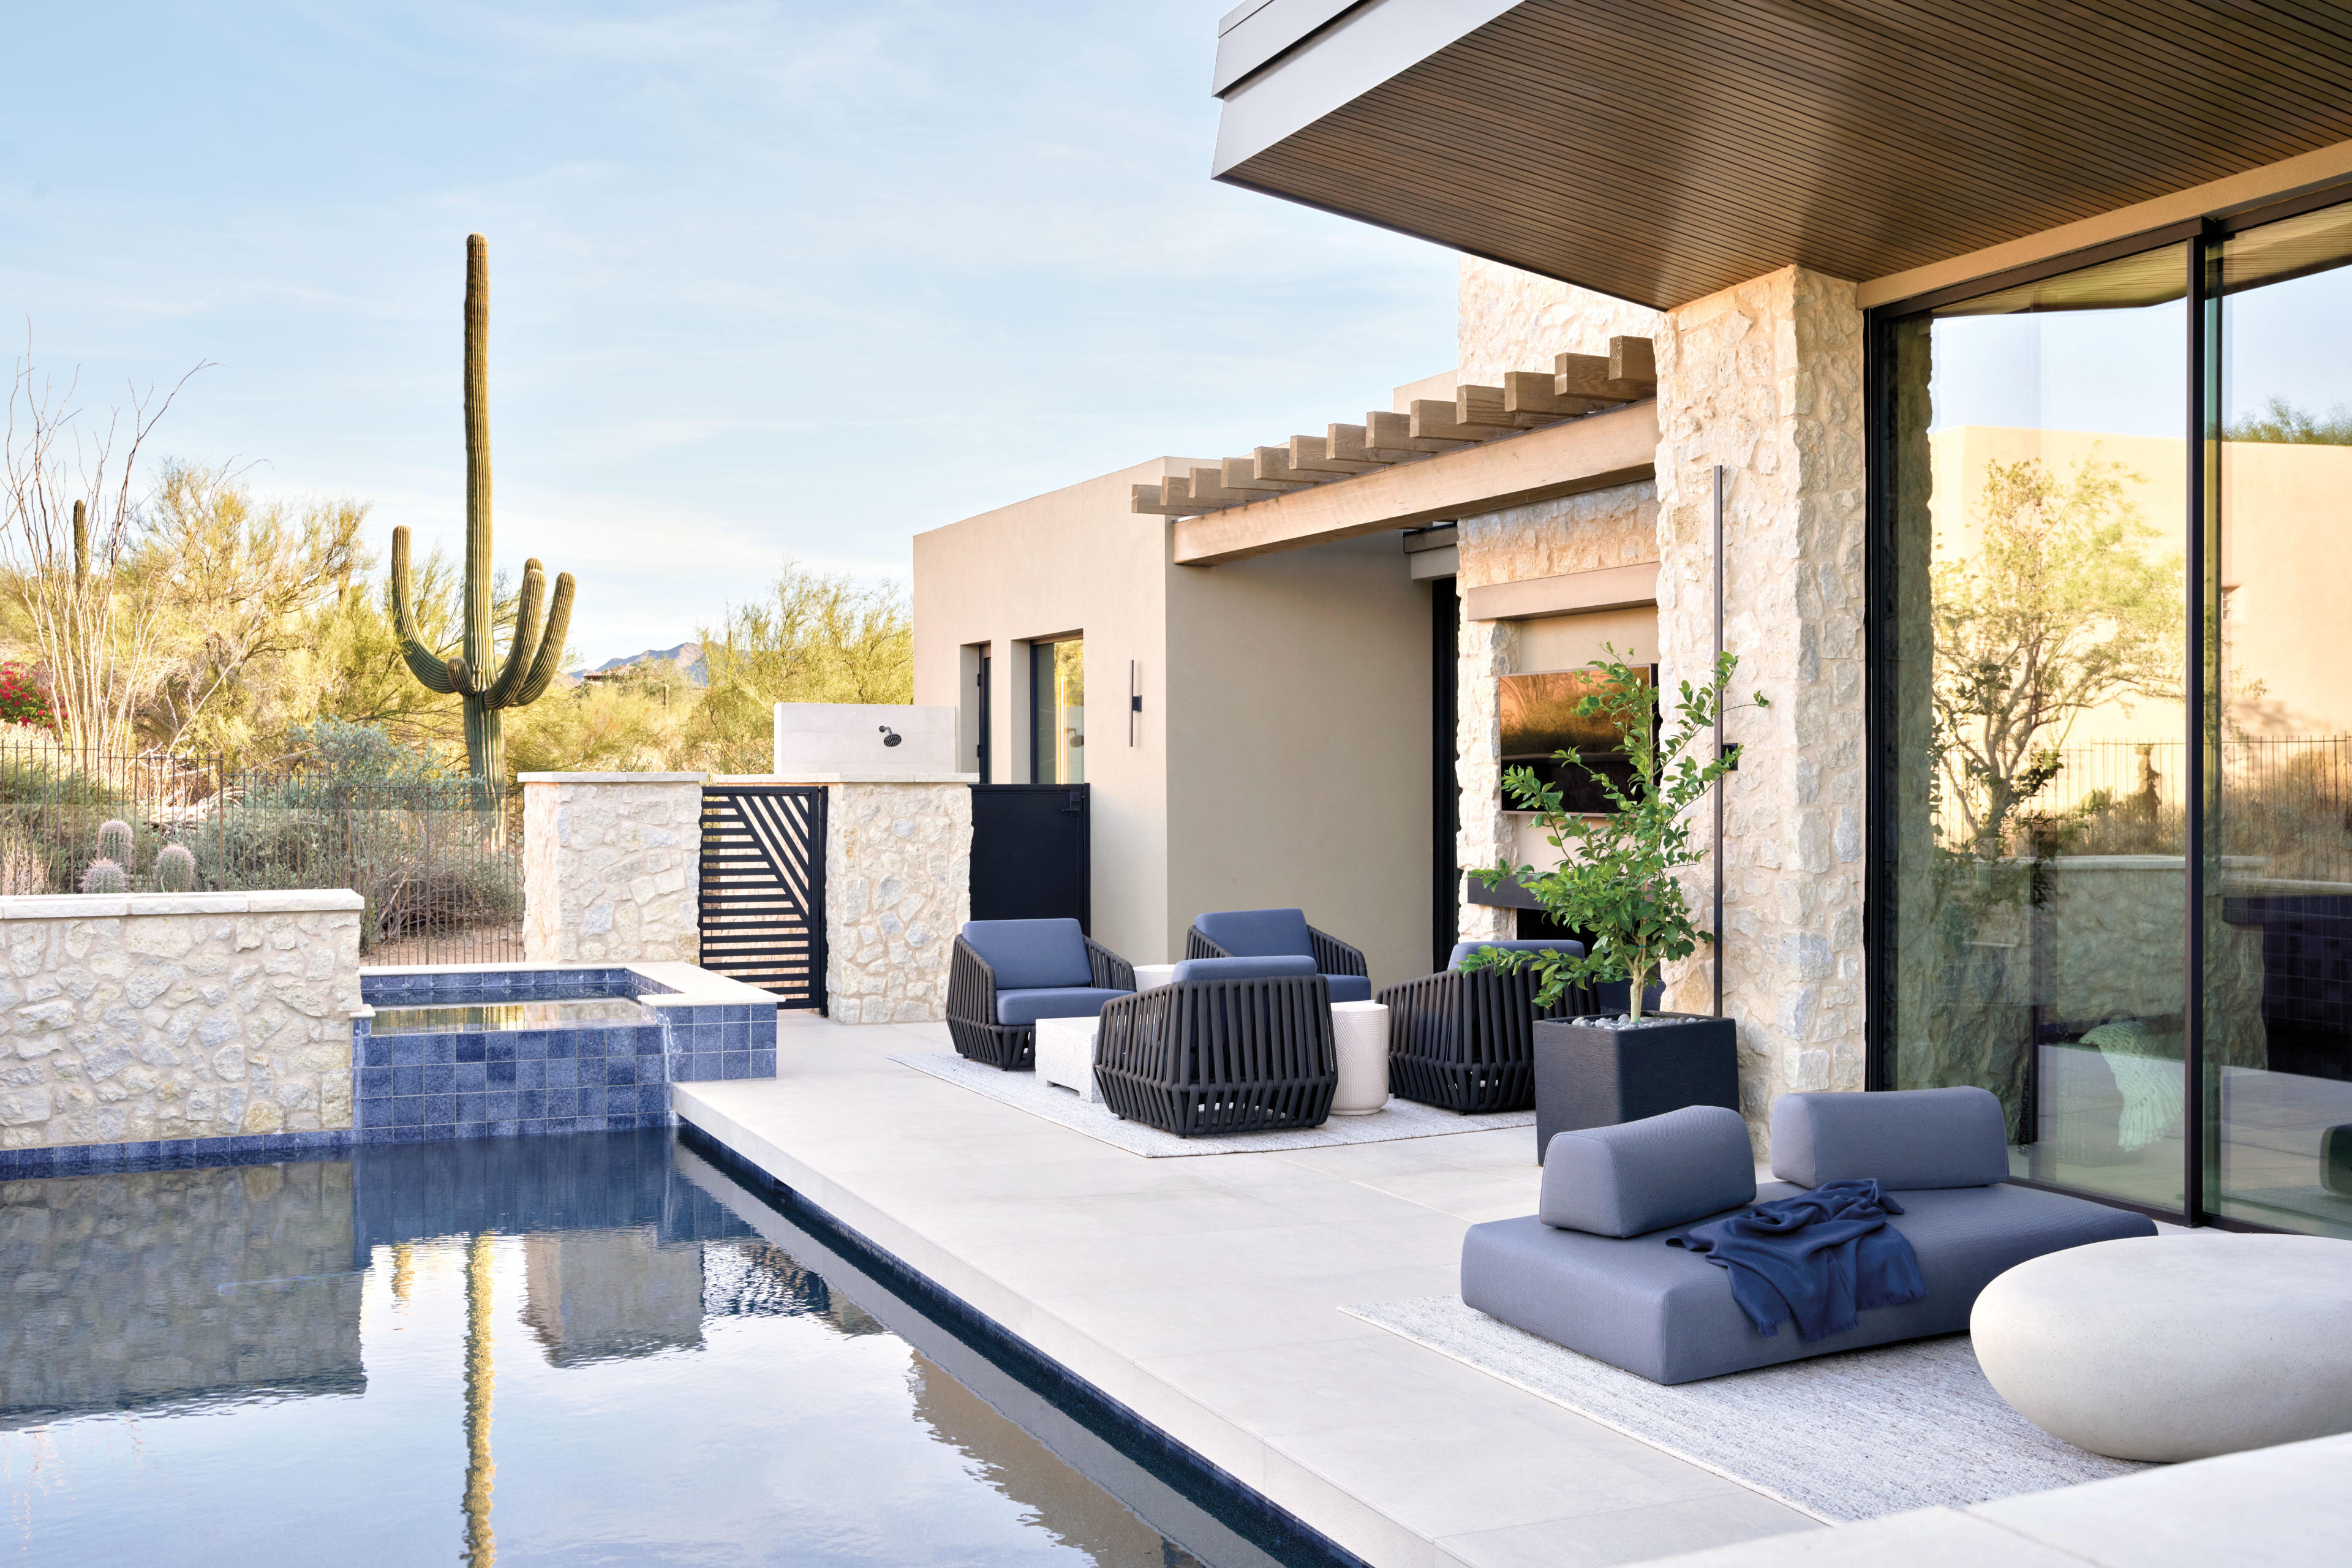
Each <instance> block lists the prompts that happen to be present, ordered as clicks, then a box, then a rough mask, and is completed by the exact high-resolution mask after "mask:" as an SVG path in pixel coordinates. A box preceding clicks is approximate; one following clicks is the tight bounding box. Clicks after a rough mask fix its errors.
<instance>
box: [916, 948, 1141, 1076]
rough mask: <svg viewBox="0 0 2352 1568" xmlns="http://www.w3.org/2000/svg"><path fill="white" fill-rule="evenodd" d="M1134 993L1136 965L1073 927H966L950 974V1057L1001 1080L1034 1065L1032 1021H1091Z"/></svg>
mask: <svg viewBox="0 0 2352 1568" xmlns="http://www.w3.org/2000/svg"><path fill="white" fill-rule="evenodd" d="M1134 990H1135V965H1133V964H1131V963H1128V961H1127V960H1125V959H1123V958H1121V957H1120V956H1119V955H1118V954H1117V953H1115V952H1112V951H1111V950H1110V949H1108V948H1107V947H1105V946H1103V945H1102V944H1101V943H1100V942H1095V941H1092V940H1091V939H1089V938H1088V937H1087V934H1086V932H1085V931H1081V930H1079V929H1078V922H1077V921H1068V920H1062V921H966V922H965V924H964V928H963V934H961V936H959V937H957V938H956V942H955V955H954V957H953V958H952V959H951V960H950V963H949V966H948V1037H949V1038H950V1039H951V1040H953V1041H954V1042H955V1048H956V1054H957V1055H958V1056H961V1057H967V1058H971V1060H973V1061H976V1062H985V1063H987V1064H988V1065H989V1066H990V1067H992V1068H1003V1069H1004V1070H1005V1071H1006V1072H1026V1071H1028V1070H1029V1069H1030V1068H1033V1067H1034V1066H1036V1062H1037V1020H1038V1019H1040V1018H1091V1017H1093V1016H1096V1015H1097V1014H1098V1013H1100V1012H1101V1011H1102V1007H1103V1004H1104V1003H1106V1002H1108V1001H1111V1000H1112V999H1114V998H1116V997H1120V996H1126V995H1129V994H1132V993H1133V992H1134Z"/></svg>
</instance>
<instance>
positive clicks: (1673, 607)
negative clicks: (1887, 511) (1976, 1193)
mask: <svg viewBox="0 0 2352 1568" xmlns="http://www.w3.org/2000/svg"><path fill="white" fill-rule="evenodd" d="M1657 360H1658V426H1659V448H1658V464H1657V468H1658V478H1657V483H1658V500H1659V512H1658V546H1659V556H1660V560H1661V563H1662V567H1663V569H1662V570H1661V572H1660V574H1659V580H1658V619H1659V640H1660V643H1661V645H1662V647H1663V649H1664V666H1665V668H1664V683H1665V686H1666V689H1668V690H1669V691H1671V690H1672V689H1674V687H1675V683H1676V682H1677V681H1680V680H1684V679H1696V678H1698V677H1700V676H1701V675H1702V674H1703V672H1704V671H1705V669H1706V665H1707V662H1708V660H1709V658H1710V657H1711V655H1712V652H1713V645H1714V566H1713V562H1712V559H1711V546H1710V534H1711V528H1712V525H1711V521H1710V514H1711V507H1712V498H1713V471H1712V470H1713V466H1714V465H1716V464H1717V463H1721V464H1723V465H1725V466H1726V467H1727V468H1728V469H1729V470H1730V471H1729V474H1728V476H1727V479H1728V484H1727V500H1726V524H1725V541H1726V594H1725V599H1726V605H1727V611H1726V618H1725V643H1726V646H1727V647H1728V648H1729V649H1730V651H1732V652H1733V653H1736V654H1738V656H1739V661H1740V662H1739V669H1738V675H1737V676H1736V677H1735V684H1734V690H1735V692H1737V693H1741V694H1745V693H1748V692H1753V691H1757V690H1761V691H1762V692H1763V693H1764V694H1765V695H1766V696H1767V697H1768V698H1769V699H1770V700H1771V704H1772V706H1771V707H1770V709H1769V710H1763V711H1758V710H1753V709H1751V710H1747V711H1744V712H1739V713H1736V714H1734V715H1733V716H1732V717H1731V719H1730V721H1729V722H1728V724H1727V737H1728V738H1729V739H1731V740H1734V741H1737V742H1742V743H1743V744H1744V746H1745V747H1746V751H1745V752H1744V754H1743V760H1742V762H1741V765H1740V769H1739V771H1738V773H1735V774H1733V775H1732V777H1731V780H1730V781H1729V787H1728V789H1727V793H1726V796H1725V804H1726V827H1725V851H1726V854H1725V859H1726V862H1727V864H1726V868H1725V870H1726V878H1727V880H1726V912H1725V920H1726V924H1727V927H1728V940H1727V951H1726V952H1725V954H1724V964H1725V970H1724V974H1725V993H1724V1007H1725V1011H1726V1012H1727V1013H1728V1014H1730V1015H1731V1016H1734V1017H1735V1018H1737V1019H1738V1024H1739V1044H1740V1096H1741V1100H1742V1103H1743V1108H1744V1110H1746V1112H1747V1115H1748V1121H1749V1125H1750V1126H1751V1127H1752V1128H1753V1129H1754V1130H1755V1137H1756V1139H1757V1142H1758V1147H1759V1150H1760V1149H1761V1148H1762V1147H1763V1143H1764V1140H1765V1137H1766V1135H1767V1119H1768V1117H1769V1112H1770V1109H1771V1102H1772V1100H1773V1097H1774V1096H1776V1095H1778V1094H1780V1093H1783V1092H1785V1091H1788V1090H1792V1089H1860V1088H1862V1087H1863V1071H1864V1059H1863V1025H1864V1007H1865V1005H1866V997H1865V994H1864V979H1863V952H1862V889H1863V855H1864V843H1863V767H1864V710H1863V552H1864V425H1863V412H1864V410H1863V393H1862V365H1863V333H1862V313H1861V310H1859V309H1858V308H1857V306H1856V304H1855V302H1854V286H1853V284H1851V283H1846V282H1842V281H1839V280H1838V279H1832V278H1828V277H1824V276H1822V275H1821V274H1818V273H1813V272H1809V271H1805V270H1802V269H1800V268H1787V269H1784V270H1782V271H1780V272H1775V273H1772V274H1769V275H1768V276H1766V277H1762V278H1758V279H1753V280H1751V281H1749V282H1747V283H1743V284H1740V285H1738V286H1737V287H1735V288H1732V289H1726V290H1724V291H1723V292H1721V293H1718V294H1714V295H1711V296H1709V297H1707V298H1706V299H1704V300H1696V301H1694V302H1692V303H1690V304H1688V305H1685V306H1683V307H1681V308H1679V309H1677V310H1672V311H1669V312H1668V313H1667V317H1666V321H1665V325H1664V328H1663V330H1662V331H1660V333H1659V335H1658V338H1657ZM1703 809H1711V808H1703ZM1689 885H1690V891H1691V894H1692V899H1693V902H1694V903H1696V904H1697V905H1698V906H1699V907H1700V908H1701V909H1702V910H1704V909H1705V908H1706V900H1707V899H1708V898H1709V896H1710V884H1709V880H1708V875H1707V872H1706V869H1705V868H1701V869H1699V870H1698V871H1697V872H1696V873H1695V874H1694V875H1693V876H1692V878H1691V879H1690V884H1689ZM1669 981H1670V984H1669V989H1668V992H1667V996H1666V1005H1668V1006H1669V1007H1673V1008H1678V1009H1681V1010H1684V1011H1689V1012H1706V1011H1708V1010H1709V1009H1710V1007H1711V1005H1712V984H1713V982H1712V977H1711V975H1710V973H1709V971H1708V965H1707V961H1706V957H1705V956H1704V953H1702V956H1701V957H1700V958H1699V959H1697V960H1696V961H1694V962H1692V963H1686V964H1683V965H1679V966H1677V971H1676V973H1674V974H1672V975H1670V976H1669Z"/></svg>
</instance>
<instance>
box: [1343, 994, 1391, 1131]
mask: <svg viewBox="0 0 2352 1568" xmlns="http://www.w3.org/2000/svg"><path fill="white" fill-rule="evenodd" d="M1331 1039H1332V1043H1333V1044H1334V1045H1336V1046H1337V1047H1339V1092H1338V1093H1337V1094H1335V1095H1334V1096H1332V1099H1331V1114H1332V1115H1334V1116H1370V1114H1371V1113H1372V1112H1373V1111H1375V1110H1379V1109H1380V1108H1381V1106H1383V1105H1386V1104H1387V1103H1388V1102H1389V1010H1388V1006H1387V1005H1386V1004H1384V1003H1380V1002H1334V1003H1332V1004H1331Z"/></svg>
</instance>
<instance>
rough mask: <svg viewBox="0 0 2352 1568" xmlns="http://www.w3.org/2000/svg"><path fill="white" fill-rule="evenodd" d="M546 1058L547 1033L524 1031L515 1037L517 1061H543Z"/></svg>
mask: <svg viewBox="0 0 2352 1568" xmlns="http://www.w3.org/2000/svg"><path fill="white" fill-rule="evenodd" d="M546 1057H547V1031H546V1030H545V1029H525V1030H523V1031H522V1032H521V1033H520V1034H518V1035H517V1036H515V1059H516V1060H517V1061H526V1062H527V1061H543V1060H545V1059H546Z"/></svg>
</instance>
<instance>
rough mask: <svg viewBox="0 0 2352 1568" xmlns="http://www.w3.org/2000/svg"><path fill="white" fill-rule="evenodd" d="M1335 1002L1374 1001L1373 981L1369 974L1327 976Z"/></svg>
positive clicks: (1332, 998) (1325, 977)
mask: <svg viewBox="0 0 2352 1568" xmlns="http://www.w3.org/2000/svg"><path fill="white" fill-rule="evenodd" d="M1323 978H1324V979H1325V980H1327V981H1328V982H1330V985H1331V1000H1332V1001H1334V1002H1369V1001H1370V1000H1371V999H1372V981H1371V976H1370V975H1368V974H1327V975H1325V976H1324V977H1323Z"/></svg>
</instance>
